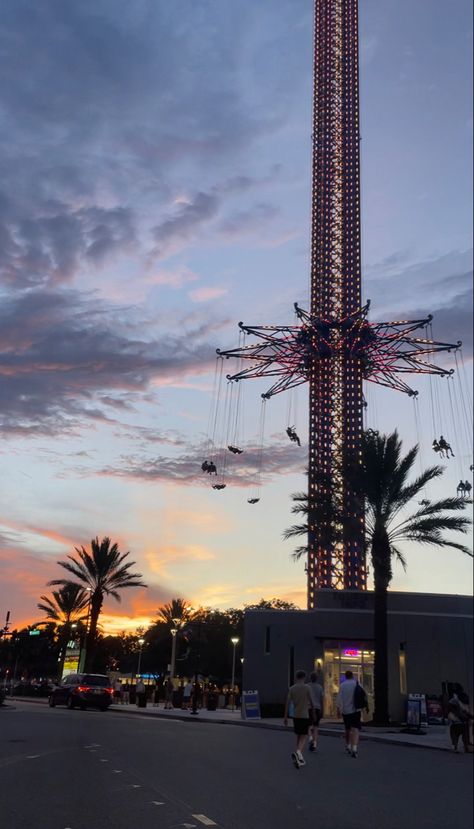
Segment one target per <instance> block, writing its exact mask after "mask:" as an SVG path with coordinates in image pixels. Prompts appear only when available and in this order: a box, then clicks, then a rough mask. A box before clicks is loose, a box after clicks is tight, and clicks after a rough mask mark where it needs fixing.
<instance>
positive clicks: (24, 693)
mask: <svg viewBox="0 0 474 829" xmlns="http://www.w3.org/2000/svg"><path fill="white" fill-rule="evenodd" d="M53 687H54V686H53V685H52V684H51V683H50V682H48V681H47V680H43V681H42V682H36V681H35V682H30V681H29V680H20V682H17V683H16V684H15V685H14V686H13V688H12V689H11V694H12V696H14V697H49V695H50V693H51V691H52V690H53Z"/></svg>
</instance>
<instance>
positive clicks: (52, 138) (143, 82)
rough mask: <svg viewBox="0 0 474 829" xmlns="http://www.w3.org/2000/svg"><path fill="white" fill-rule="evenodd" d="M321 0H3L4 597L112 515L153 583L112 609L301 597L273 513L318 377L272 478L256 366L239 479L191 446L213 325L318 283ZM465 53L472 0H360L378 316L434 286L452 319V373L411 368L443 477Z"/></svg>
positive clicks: (386, 420) (420, 585)
mask: <svg viewBox="0 0 474 829" xmlns="http://www.w3.org/2000/svg"><path fill="white" fill-rule="evenodd" d="M312 13H313V9H312V0H258V2H255V0H238V2H230V0H173V2H169V0H80V2H77V0H41V2H38V0H4V2H3V4H2V14H1V17H0V64H1V77H2V84H1V88H0V165H1V167H0V169H1V177H0V181H1V184H0V280H1V281H0V285H1V288H0V290H1V304H0V339H1V352H0V373H1V383H0V428H1V432H2V435H1V437H2V441H1V444H0V447H1V448H0V453H1V460H2V475H1V482H0V556H1V563H0V567H1V578H0V582H1V583H0V622H1V623H3V618H4V617H5V613H6V611H7V610H11V612H12V621H13V625H14V626H16V625H20V624H22V623H24V622H26V621H34V620H38V619H39V618H41V614H40V613H39V611H37V610H36V602H37V601H38V600H39V596H40V594H42V593H46V592H48V591H49V589H50V588H47V587H46V583H47V581H48V580H49V579H52V578H55V577H60V575H61V568H59V567H58V566H57V564H56V561H57V560H58V559H59V558H63V557H64V556H65V555H66V554H67V553H71V552H73V548H74V546H79V545H81V544H84V545H88V544H89V542H90V539H91V538H92V537H94V536H96V535H99V536H104V535H110V536H111V537H112V538H113V539H114V540H116V541H118V542H119V543H120V546H121V548H122V549H123V550H124V551H125V550H130V551H131V557H132V559H133V560H135V561H136V562H137V568H136V569H138V570H139V571H140V572H142V573H143V576H144V579H145V581H146V582H147V584H148V585H149V587H148V589H147V590H142V589H140V590H138V589H133V590H129V591H125V592H124V593H123V599H122V603H121V604H117V603H115V602H114V601H113V600H110V601H107V603H106V607H105V615H104V618H103V623H104V625H105V626H106V628H107V626H108V629H110V630H112V629H113V630H120V629H124V628H127V629H130V630H133V629H135V628H136V627H137V626H138V625H141V624H146V623H147V622H148V621H149V619H150V618H153V616H154V613H155V611H156V608H157V607H158V606H159V605H160V604H161V603H163V602H164V601H169V600H170V599H171V598H172V597H175V596H180V597H184V598H186V599H188V600H189V601H190V602H191V603H192V604H195V605H198V604H203V605H212V606H215V607H221V608H225V607H231V606H234V607H235V606H241V605H242V604H244V603H249V602H252V601H255V600H258V599H260V598H261V597H266V598H270V597H273V596H277V597H280V598H285V599H288V600H291V601H294V602H296V603H297V604H298V605H300V606H302V607H304V606H305V595H306V585H305V575H304V569H303V563H302V562H300V563H298V564H295V563H294V562H293V561H292V560H291V551H292V549H293V546H294V545H293V544H292V543H290V542H283V541H282V532H283V530H284V529H285V528H286V527H288V526H289V525H290V524H291V523H292V516H291V514H290V507H291V501H290V495H291V493H293V492H295V491H297V490H302V489H304V488H305V476H304V468H305V464H306V458H307V428H306V419H307V394H306V392H305V389H304V388H302V389H300V390H299V392H298V394H294V395H293V396H292V397H291V398H285V397H284V396H279V397H278V398H274V399H272V400H271V401H270V402H269V403H268V404H267V407H266V409H267V411H266V429H265V444H264V450H263V467H262V479H263V484H264V485H263V487H262V490H261V501H260V503H259V504H257V505H249V504H248V503H247V498H248V497H249V494H251V493H252V492H253V488H254V485H255V458H256V454H257V453H256V448H257V443H258V437H257V436H258V423H259V417H260V394H261V393H262V392H263V391H265V390H266V386H265V385H263V386H262V385H261V384H260V383H259V382H256V381H249V382H248V384H246V386H245V391H244V400H243V404H242V432H241V435H240V439H241V441H242V445H243V447H244V449H246V451H245V452H244V454H243V455H242V456H239V457H234V456H232V457H231V458H229V462H228V463H229V477H228V482H227V483H228V486H227V488H226V489H225V490H224V491H222V492H216V491H214V490H212V488H211V487H210V482H209V479H208V476H204V475H203V474H202V473H201V470H200V465H201V463H202V461H203V459H204V457H205V452H206V440H207V438H208V434H209V429H208V422H209V412H210V407H211V404H212V388H213V381H214V367H215V350H216V348H217V347H221V348H231V347H234V346H237V344H238V327H237V323H238V321H239V320H243V321H244V322H246V323H254V324H264V323H268V324H270V323H284V322H288V323H293V321H294V315H293V303H294V301H298V303H299V304H301V305H302V306H303V307H307V304H308V278H309V247H310V246H309V239H310V168H311V103H312ZM471 53H472V17H471V3H470V2H468V0H451V2H449V3H441V2H439V1H438V0H360V60H361V70H360V72H361V75H360V85H361V133H362V144H361V146H362V234H363V249H362V253H363V279H364V282H363V298H364V300H365V299H367V298H370V299H371V300H372V308H371V319H377V318H378V319H390V318H392V319H400V318H406V319H410V318H416V317H418V316H425V315H426V314H428V313H433V315H434V321H433V333H434V337H435V338H436V339H440V340H448V341H453V342H455V341H457V340H458V339H461V340H463V342H464V349H463V354H464V363H465V372H463V371H462V370H461V373H460V377H459V381H460V382H458V378H455V379H453V380H452V381H446V380H443V379H439V380H436V381H435V383H436V388H435V389H434V390H433V387H431V390H430V385H429V383H423V382H419V381H418V378H413V381H412V385H413V386H414V387H415V388H417V389H419V390H420V398H419V403H418V414H419V422H420V429H419V432H420V434H421V438H422V451H421V462H422V464H423V465H425V466H426V465H428V464H431V463H435V462H436V461H437V456H436V455H435V454H434V453H433V452H432V450H431V448H430V446H431V441H432V440H433V437H435V434H433V431H435V430H436V431H437V432H439V433H441V432H442V433H443V434H444V435H445V436H446V437H448V439H449V440H450V442H451V443H452V445H453V449H454V451H455V454H456V458H455V460H452V461H449V463H448V466H449V468H448V471H447V473H446V475H445V476H444V478H443V479H442V481H441V482H440V483H438V484H437V485H436V487H434V488H433V489H432V490H430V492H429V493H427V495H428V497H430V496H435V495H436V494H438V495H440V494H442V493H444V494H448V493H453V494H455V490H456V485H457V482H458V481H459V479H460V478H463V479H469V480H471V481H472V473H471V472H470V471H469V466H470V464H472V445H471V440H472V439H471V437H470V435H469V424H468V422H467V414H468V412H467V411H466V410H467V408H468V407H469V405H471V401H472V387H471V386H470V385H469V379H468V378H469V377H470V376H471V373H472V330H471V328H472V282H471V273H472V237H471V227H472V194H471V179H472V170H471V142H472V131H473V122H472V112H471V98H472V90H471V88H470V84H471V75H472V72H471ZM450 359H452V357H451V358H450ZM226 370H227V369H226ZM229 370H230V367H229ZM448 383H451V384H452V385H451V387H450V388H451V389H452V395H451V396H450V395H449V394H448V392H449V388H448V386H447V384H448ZM431 398H433V399H434V406H432V405H431V402H430V401H431ZM367 399H368V403H369V408H368V412H367V425H369V426H371V427H377V428H379V429H381V430H383V431H388V430H392V429H393V428H395V427H397V428H398V429H399V431H400V434H401V436H402V438H403V440H404V443H405V446H406V448H408V447H409V446H411V445H412V444H413V443H416V441H417V429H416V419H415V415H414V403H413V401H412V400H411V399H410V398H408V397H406V396H403V395H400V394H398V393H396V392H388V391H387V392H381V391H380V390H374V388H371V389H369V390H368V391H367ZM451 399H452V401H453V409H454V419H453V417H452V411H451ZM290 404H291V419H292V421H293V423H294V424H295V425H296V428H297V431H298V432H299V433H300V435H301V437H302V442H303V446H302V447H301V449H299V448H298V447H297V446H295V444H290V443H289V441H288V439H287V437H286V435H285V428H286V426H287V425H288V408H289V405H290ZM433 421H434V422H433ZM292 425H293V424H292ZM437 436H438V437H439V434H438V435H437ZM205 478H206V480H205ZM407 558H408V570H407V572H406V573H404V572H403V571H402V570H401V569H400V568H399V567H397V568H396V571H395V578H394V581H393V584H392V587H393V588H395V589H400V590H424V591H428V592H454V593H467V592H470V591H471V590H472V560H470V559H469V558H467V557H464V556H463V555H462V554H461V553H457V552H455V551H443V552H440V551H433V550H429V549H427V550H421V551H420V550H417V549H416V548H414V547H409V548H407Z"/></svg>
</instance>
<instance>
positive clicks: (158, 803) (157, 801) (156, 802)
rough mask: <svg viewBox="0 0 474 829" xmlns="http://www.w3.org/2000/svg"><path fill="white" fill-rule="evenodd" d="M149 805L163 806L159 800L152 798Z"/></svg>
mask: <svg viewBox="0 0 474 829" xmlns="http://www.w3.org/2000/svg"><path fill="white" fill-rule="evenodd" d="M151 805H152V806H164V805H165V804H164V803H161V802H160V801H159V800H152V801H151Z"/></svg>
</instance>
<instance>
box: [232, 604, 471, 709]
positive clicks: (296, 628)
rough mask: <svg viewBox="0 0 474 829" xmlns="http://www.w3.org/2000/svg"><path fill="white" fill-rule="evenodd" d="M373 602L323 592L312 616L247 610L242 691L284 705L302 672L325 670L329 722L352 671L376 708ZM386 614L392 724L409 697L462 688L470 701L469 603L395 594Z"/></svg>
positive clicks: (322, 671)
mask: <svg viewBox="0 0 474 829" xmlns="http://www.w3.org/2000/svg"><path fill="white" fill-rule="evenodd" d="M373 597H374V594H373V593H372V592H362V591H356V590H327V591H319V592H318V594H317V607H316V609H314V610H248V611H247V612H246V614H245V639H244V663H243V667H244V676H243V687H244V689H248V690H256V689H258V691H259V692H260V699H261V702H262V703H263V704H264V705H265V704H275V703H282V702H283V701H284V699H285V695H286V690H287V688H288V686H289V685H290V684H291V683H292V682H293V678H294V673H295V671H296V670H297V669H298V668H304V669H305V670H306V671H308V672H310V671H312V670H320V671H321V676H322V678H323V683H324V687H325V698H326V710H325V716H326V717H328V718H331V717H335V716H336V705H335V698H336V694H337V690H338V688H339V682H340V677H341V675H342V674H343V673H344V671H346V670H347V669H350V670H352V671H353V672H354V675H355V676H356V677H357V678H358V679H359V680H360V682H361V683H362V685H363V686H364V688H365V689H366V691H367V693H368V696H369V701H370V705H371V707H373V667H374V635H373ZM388 608H389V609H388V654H389V708H390V716H391V718H392V719H393V720H394V721H403V720H404V718H405V703H406V696H407V693H425V694H433V695H434V694H437V695H441V693H442V684H443V683H455V682H458V683H460V684H461V685H462V686H463V687H464V689H465V690H466V691H467V693H468V694H469V696H470V699H471V701H472V699H473V693H474V688H473V664H472V653H473V624H472V623H473V604H472V598H471V597H470V596H451V595H436V594H426V593H392V592H390V593H389V595H388ZM370 716H371V715H369V718H370Z"/></svg>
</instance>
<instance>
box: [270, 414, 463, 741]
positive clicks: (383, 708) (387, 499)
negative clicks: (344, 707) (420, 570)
mask: <svg viewBox="0 0 474 829" xmlns="http://www.w3.org/2000/svg"><path fill="white" fill-rule="evenodd" d="M417 455H418V446H414V447H413V448H412V449H410V451H409V452H408V453H407V454H406V455H405V456H403V455H402V443H401V440H400V438H399V436H398V433H397V432H396V431H395V432H393V433H392V434H391V435H388V436H387V435H380V434H379V433H378V432H374V431H373V430H368V431H367V432H365V433H364V439H363V452H362V465H360V464H359V465H358V466H357V470H356V471H355V472H354V469H350V468H348V469H347V470H346V474H347V475H349V476H350V477H351V484H352V488H353V489H354V491H355V496H356V497H357V498H362V499H363V500H364V503H365V530H366V549H367V551H369V552H370V557H371V561H372V570H373V574H374V641H375V664H374V696H375V710H374V722H376V723H378V724H381V725H382V724H386V723H388V721H389V710H388V647H387V591H388V588H389V585H390V582H391V580H392V576H393V571H392V560H393V558H395V559H397V560H398V561H399V562H400V563H401V564H402V566H403V567H404V568H406V560H405V557H404V555H403V553H402V551H401V549H400V544H403V542H406V541H415V542H417V543H418V544H421V545H425V546H433V547H452V548H454V549H456V550H460V551H461V552H463V553H465V554H467V555H469V556H471V557H472V553H471V551H470V550H469V549H468V548H467V547H466V546H465V545H464V544H460V543H458V542H456V541H453V540H451V539H450V538H447V537H446V536H445V535H444V533H445V532H446V531H457V532H461V533H465V532H466V531H467V529H468V527H469V526H470V524H471V520H470V519H469V518H468V517H466V516H462V515H454V514H453V513H458V512H460V511H462V510H464V509H465V507H466V504H467V503H469V502H468V501H466V499H465V498H457V497H456V498H443V499H441V500H438V501H429V502H426V499H422V501H423V502H419V504H418V507H417V508H416V509H415V511H414V512H407V508H408V507H409V504H410V503H411V502H412V501H413V499H414V498H416V497H417V496H418V497H419V495H420V493H422V492H423V490H424V489H425V487H426V485H427V484H428V483H429V482H430V481H433V480H435V479H436V478H439V477H440V476H441V475H442V474H443V472H444V470H443V468H442V467H440V466H432V467H430V468H428V469H426V470H425V471H424V472H422V473H421V475H419V476H418V477H416V478H415V479H414V480H412V481H411V483H410V482H409V476H410V473H411V472H412V470H413V467H414V464H415V462H416V459H417ZM293 498H294V501H295V504H294V506H293V508H292V512H293V513H295V514H297V515H303V516H304V515H306V516H307V513H308V499H307V495H306V494H305V493H301V492H299V493H296V494H295V495H294V496H293ZM334 517H335V518H336V523H340V522H341V520H342V519H341V516H338V515H336V514H335V515H334ZM307 532H308V525H307V520H306V523H302V524H296V525H294V526H293V527H290V528H289V529H288V530H286V532H285V533H284V537H285V538H292V537H295V536H300V535H303V534H305V533H307ZM306 553H307V547H304V546H302V547H298V549H297V550H296V551H295V553H294V558H295V559H298V558H300V557H301V556H303V555H304V554H306Z"/></svg>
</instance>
